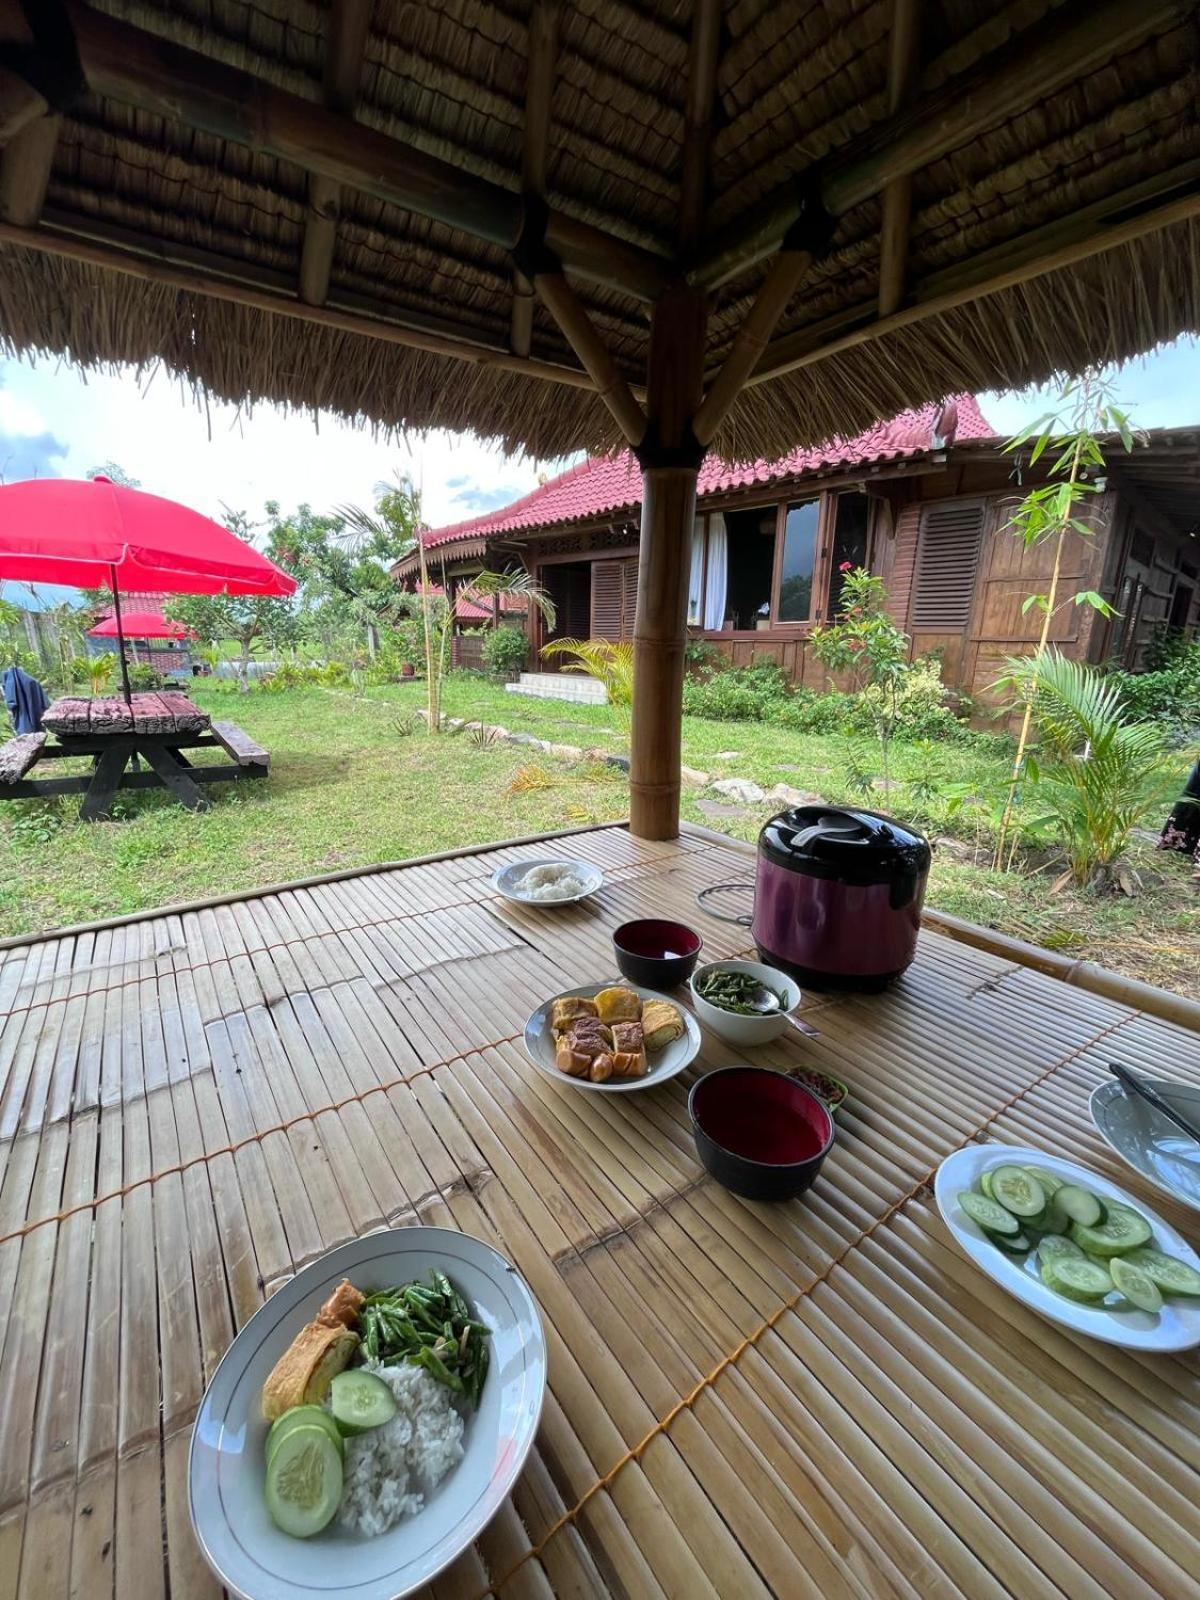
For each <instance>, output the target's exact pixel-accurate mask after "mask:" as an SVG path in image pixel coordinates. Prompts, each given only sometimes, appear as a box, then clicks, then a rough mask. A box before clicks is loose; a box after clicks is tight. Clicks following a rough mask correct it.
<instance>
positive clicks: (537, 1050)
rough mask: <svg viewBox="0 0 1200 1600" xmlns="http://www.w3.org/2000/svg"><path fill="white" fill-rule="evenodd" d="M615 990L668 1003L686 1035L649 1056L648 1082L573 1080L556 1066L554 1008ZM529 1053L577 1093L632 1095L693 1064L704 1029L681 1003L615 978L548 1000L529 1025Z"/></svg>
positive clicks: (550, 1075)
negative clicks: (630, 992) (551, 1020)
mask: <svg viewBox="0 0 1200 1600" xmlns="http://www.w3.org/2000/svg"><path fill="white" fill-rule="evenodd" d="M615 988H621V989H632V990H633V992H634V994H636V995H640V996H641V997H642V999H643V1000H665V1001H666V1002H667V1004H668V1005H672V1006H674V1007H675V1009H676V1011H678V1013H679V1015H680V1016H681V1017H682V1018H683V1030H684V1031H683V1033H682V1034H681V1035H680V1037H679V1038H678V1039H672V1040H671V1042H670V1044H669V1045H667V1046H666V1047H665V1048H664V1049H662V1050H655V1051H652V1052H650V1053H649V1054H648V1055H647V1058H646V1065H647V1066H648V1068H649V1071H648V1072H647V1073H646V1076H645V1077H644V1078H622V1079H621V1080H620V1081H618V1082H616V1083H614V1082H613V1081H612V1079H611V1078H610V1079H609V1081H608V1082H607V1083H592V1082H591V1080H590V1079H588V1078H572V1077H571V1076H570V1074H569V1073H566V1072H560V1071H559V1069H558V1068H557V1067H556V1066H555V1065H554V1034H553V1032H552V1031H551V1028H550V1008H551V1007H552V1006H553V1004H554V1002H555V1000H566V999H574V998H575V997H576V996H579V997H580V998H582V999H584V1000H591V999H592V998H593V997H594V996H595V995H598V994H599V993H600V991H601V989H615ZM525 1049H526V1050H527V1051H528V1053H529V1059H530V1060H531V1061H532V1062H533V1064H534V1066H535V1067H536V1068H537V1069H538V1071H539V1072H544V1073H545V1074H546V1076H547V1077H548V1078H553V1079H554V1081H555V1083H565V1084H569V1085H571V1087H572V1088H575V1089H590V1090H591V1091H592V1093H593V1094H629V1093H631V1092H632V1091H633V1090H635V1089H655V1088H657V1087H658V1085H659V1084H660V1083H666V1081H667V1079H668V1078H674V1077H677V1076H678V1074H679V1073H681V1072H682V1071H683V1069H684V1067H686V1066H687V1064H688V1063H689V1062H690V1061H694V1060H695V1059H696V1056H697V1054H698V1053H699V1050H700V1027H699V1024H698V1023H697V1022H696V1019H695V1017H693V1016H692V1014H691V1012H690V1011H688V1010H687V1009H686V1008H685V1007H684V1006H681V1005H680V1004H679V1002H678V1001H677V1000H672V999H671V996H670V995H669V994H657V993H656V992H655V991H654V990H653V989H641V988H639V987H638V985H637V984H636V983H629V982H627V981H626V979H624V978H612V979H610V980H609V981H608V983H589V984H586V985H585V986H584V987H583V988H582V989H564V990H563V992H562V993H561V994H556V995H553V996H552V997H551V998H550V999H549V1000H544V1001H543V1002H542V1004H541V1005H540V1006H539V1007H538V1008H537V1010H536V1011H535V1012H534V1013H533V1015H532V1016H531V1017H530V1019H529V1021H528V1022H527V1023H526V1024H525Z"/></svg>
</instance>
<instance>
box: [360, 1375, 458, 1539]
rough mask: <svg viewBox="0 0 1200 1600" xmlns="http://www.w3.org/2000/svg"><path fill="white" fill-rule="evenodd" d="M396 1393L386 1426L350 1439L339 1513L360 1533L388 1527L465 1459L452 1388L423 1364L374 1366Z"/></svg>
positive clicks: (414, 1508)
mask: <svg viewBox="0 0 1200 1600" xmlns="http://www.w3.org/2000/svg"><path fill="white" fill-rule="evenodd" d="M367 1370H368V1371H369V1372H374V1373H376V1374H377V1375H378V1376H379V1377H380V1378H382V1379H383V1381H384V1383H386V1384H387V1386H388V1388H389V1389H390V1390H391V1391H392V1393H393V1394H394V1395H395V1397H396V1405H397V1407H398V1409H397V1412H396V1415H395V1416H394V1417H393V1418H392V1420H391V1421H390V1422H385V1423H384V1425H383V1427H382V1428H371V1429H370V1430H369V1431H368V1432H366V1433H360V1434H358V1435H356V1436H355V1437H353V1438H350V1439H347V1440H346V1468H345V1472H346V1476H345V1486H344V1488H343V1490H342V1503H341V1506H340V1507H339V1508H338V1514H339V1516H340V1517H341V1520H342V1522H343V1523H344V1524H345V1525H346V1526H347V1527H348V1528H352V1529H355V1530H357V1532H359V1533H367V1534H377V1533H386V1532H387V1530H388V1529H389V1528H390V1527H392V1526H393V1524H395V1523H397V1522H399V1520H400V1518H401V1517H409V1516H412V1514H413V1512H414V1511H420V1509H421V1507H422V1506H423V1505H424V1504H425V1496H426V1495H427V1494H429V1493H430V1492H431V1491H432V1490H433V1489H435V1488H436V1487H437V1485H438V1484H439V1483H440V1482H441V1480H442V1479H443V1478H444V1477H445V1476H446V1474H447V1472H449V1470H450V1468H451V1467H452V1466H454V1465H455V1463H456V1462H459V1461H461V1460H462V1453H463V1449H462V1432H463V1419H462V1417H461V1416H460V1415H459V1413H458V1411H457V1410H456V1409H455V1406H454V1402H453V1401H452V1399H451V1398H450V1391H449V1390H448V1389H447V1388H446V1387H445V1385H444V1384H440V1383H438V1382H436V1380H435V1379H433V1378H431V1377H430V1376H429V1374H428V1373H427V1372H426V1371H425V1370H424V1368H422V1367H410V1366H399V1367H375V1366H371V1365H370V1364H368V1366H367Z"/></svg>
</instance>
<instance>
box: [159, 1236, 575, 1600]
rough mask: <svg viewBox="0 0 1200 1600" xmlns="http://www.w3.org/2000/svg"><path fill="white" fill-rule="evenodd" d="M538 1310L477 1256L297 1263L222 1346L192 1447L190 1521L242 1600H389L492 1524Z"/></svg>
mask: <svg viewBox="0 0 1200 1600" xmlns="http://www.w3.org/2000/svg"><path fill="white" fill-rule="evenodd" d="M545 1384H546V1346H545V1339H544V1336H543V1332H542V1326H541V1321H540V1318H539V1316H538V1311H537V1306H536V1304H535V1302H534V1300H533V1296H532V1295H531V1294H530V1292H529V1290H528V1288H527V1287H526V1285H525V1283H524V1282H523V1281H522V1279H521V1278H520V1276H519V1275H518V1273H517V1272H516V1270H515V1268H513V1267H511V1266H510V1265H509V1264H508V1262H506V1261H505V1260H504V1258H503V1257H502V1256H500V1255H499V1254H498V1253H497V1252H496V1251H495V1250H493V1249H492V1248H491V1246H490V1245H487V1244H484V1243H483V1241H482V1240H479V1239H473V1238H471V1237H470V1236H469V1235H467V1234H460V1233H455V1232H454V1231H453V1230H451V1229H445V1228H425V1227H412V1228H399V1229H394V1230H391V1231H385V1232H381V1233H374V1234H369V1235H367V1236H366V1237H365V1238H363V1239H357V1240H354V1241H353V1242H352V1243H350V1244H346V1245H341V1246H339V1247H338V1248H337V1249H336V1250H331V1251H330V1252H329V1253H328V1254H327V1255H325V1256H323V1257H322V1258H321V1259H320V1260H319V1261H316V1262H314V1263H313V1264H312V1265H311V1266H308V1267H305V1268H304V1269H303V1270H302V1271H301V1272H298V1273H297V1274H296V1276H295V1277H294V1278H293V1279H291V1281H290V1282H289V1283H287V1284H286V1285H285V1286H284V1287H283V1288H282V1289H280V1290H278V1292H277V1293H276V1294H275V1295H273V1296H272V1298H271V1299H270V1300H269V1301H268V1302H267V1303H266V1305H264V1306H263V1307H262V1308H261V1309H260V1310H259V1311H257V1312H256V1313H255V1315H254V1316H253V1317H251V1319H250V1321H249V1322H248V1323H247V1324H246V1326H245V1327H244V1328H243V1329H242V1331H241V1332H240V1333H239V1334H238V1336H237V1338H236V1339H235V1340H234V1341H233V1343H232V1344H231V1345H230V1347H229V1349H228V1350H227V1351H226V1353H225V1355H224V1357H223V1358H222V1360H221V1363H220V1365H219V1366H218V1368H217V1371H216V1373H215V1374H214V1375H213V1380H212V1382H211V1383H210V1385H209V1387H208V1391H207V1393H206V1394H205V1397H204V1401H203V1403H202V1405H201V1407H200V1412H199V1414H198V1416H197V1419H196V1426H195V1429H194V1431H193V1435H192V1448H191V1456H190V1459H189V1465H188V1499H189V1508H190V1512H191V1518H192V1525H193V1527H194V1529H195V1531H196V1536H197V1538H198V1540H199V1542H200V1547H201V1549H202V1550H203V1552H204V1555H205V1558H206V1559H207V1561H208V1563H209V1565H210V1566H211V1567H212V1569H213V1571H214V1572H215V1573H216V1574H217V1576H218V1577H219V1578H220V1579H221V1580H222V1582H223V1583H224V1584H225V1585H226V1586H227V1588H228V1589H229V1590H230V1591H231V1592H232V1593H233V1594H236V1595H239V1596H242V1597H243V1600H284V1597H295V1596H317V1595H323V1596H330V1597H332V1596H341V1595H354V1596H357V1597H360V1600H396V1597H399V1596H403V1595H407V1594H410V1593H412V1592H413V1591H414V1590H415V1589H419V1588H421V1587H422V1586H423V1585H424V1584H426V1583H427V1582H428V1581H429V1580H430V1579H431V1578H433V1577H434V1576H436V1574H437V1573H438V1572H440V1571H442V1569H443V1568H444V1567H446V1566H447V1565H449V1563H450V1562H452V1561H453V1560H455V1559H456V1557H457V1556H459V1555H460V1554H461V1553H462V1551H463V1550H464V1549H466V1547H467V1546H468V1545H469V1544H470V1543H471V1541H472V1540H473V1539H474V1538H475V1537H476V1535H477V1534H478V1533H479V1532H480V1531H481V1530H482V1529H483V1528H484V1527H485V1526H486V1525H487V1523H488V1522H489V1521H490V1520H491V1518H492V1517H493V1516H494V1515H495V1514H496V1512H497V1511H498V1510H499V1508H500V1506H501V1504H502V1502H503V1500H504V1498H505V1496H506V1495H507V1494H508V1492H509V1490H510V1489H511V1487H512V1485H513V1483H514V1482H515V1480H516V1478H517V1476H518V1474H519V1473H520V1471H521V1468H522V1466H523V1465H524V1461H525V1457H526V1456H527V1454H528V1453H529V1449H530V1447H531V1445H532V1443H533V1439H534V1435H535V1434H536V1432H537V1426H538V1420H539V1418H540V1416H541V1408H542V1400H543V1396H544V1393H545Z"/></svg>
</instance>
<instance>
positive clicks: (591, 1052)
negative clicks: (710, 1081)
mask: <svg viewBox="0 0 1200 1600" xmlns="http://www.w3.org/2000/svg"><path fill="white" fill-rule="evenodd" d="M525 1048H526V1050H528V1052H529V1057H530V1060H531V1061H532V1062H533V1064H534V1066H536V1067H538V1068H540V1070H541V1071H542V1072H544V1073H545V1074H546V1075H547V1077H551V1078H557V1079H558V1080H560V1081H565V1082H567V1083H570V1084H572V1085H573V1086H574V1087H575V1088H577V1089H592V1090H596V1091H598V1092H599V1093H601V1094H627V1093H628V1092H629V1091H630V1090H631V1089H652V1088H654V1087H655V1086H656V1085H657V1084H660V1083H665V1082H666V1081H667V1079H668V1078H673V1077H674V1076H675V1075H676V1073H679V1072H682V1071H683V1069H684V1067H686V1066H687V1064H688V1062H689V1061H692V1060H694V1059H695V1056H696V1052H697V1051H698V1050H699V1049H700V1029H699V1027H698V1025H697V1023H696V1019H695V1018H694V1017H693V1016H692V1014H691V1012H689V1011H685V1010H684V1009H683V1007H682V1006H677V1005H676V1004H675V1002H674V1001H673V1000H671V999H669V998H668V997H667V996H666V995H665V994H655V993H654V991H653V990H652V989H640V988H638V986H637V985H636V984H633V983H593V984H590V985H588V986H587V987H585V988H582V989H569V990H568V991H567V992H566V993H565V994H560V995H555V997H554V998H553V999H552V1000H547V1001H545V1002H544V1003H543V1004H542V1005H540V1006H539V1007H538V1008H537V1010H536V1011H535V1012H534V1013H533V1015H532V1016H531V1017H530V1019H529V1021H528V1022H527V1023H526V1024H525Z"/></svg>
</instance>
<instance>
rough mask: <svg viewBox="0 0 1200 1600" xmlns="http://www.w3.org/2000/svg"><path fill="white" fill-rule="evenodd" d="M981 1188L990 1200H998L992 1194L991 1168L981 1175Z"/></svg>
mask: <svg viewBox="0 0 1200 1600" xmlns="http://www.w3.org/2000/svg"><path fill="white" fill-rule="evenodd" d="M979 1187H980V1189H981V1190H982V1191H983V1193H984V1194H985V1195H987V1197H988V1199H989V1200H994V1199H995V1198H996V1196H995V1195H994V1194H993V1193H992V1171H991V1168H990V1167H989V1168H987V1169H986V1170H985V1171H983V1172H981V1173H980V1174H979Z"/></svg>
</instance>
